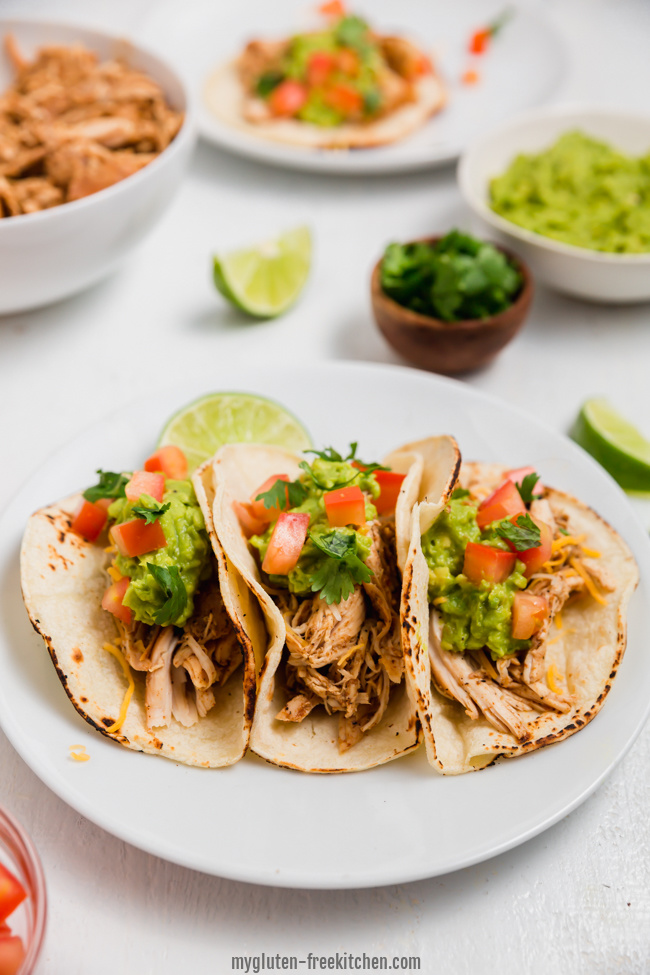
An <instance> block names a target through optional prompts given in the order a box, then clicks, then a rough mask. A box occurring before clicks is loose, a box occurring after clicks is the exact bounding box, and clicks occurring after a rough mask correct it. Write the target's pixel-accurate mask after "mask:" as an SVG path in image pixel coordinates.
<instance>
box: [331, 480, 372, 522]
mask: <svg viewBox="0 0 650 975" xmlns="http://www.w3.org/2000/svg"><path fill="white" fill-rule="evenodd" d="M323 501H324V502H325V511H326V512H327V520H328V521H329V523H330V525H331V526H332V528H343V527H345V525H357V526H360V525H365V523H366V499H365V498H364V496H363V491H362V490H361V488H360V487H359V485H358V484H354V485H352V486H351V487H345V488H339V489H338V490H336V491H327V493H326V494H324V495H323Z"/></svg>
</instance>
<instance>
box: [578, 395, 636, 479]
mask: <svg viewBox="0 0 650 975" xmlns="http://www.w3.org/2000/svg"><path fill="white" fill-rule="evenodd" d="M570 434H571V437H572V438H573V439H574V440H575V441H576V443H578V444H580V446H581V447H583V448H584V449H585V450H586V451H587V452H588V453H590V454H591V455H592V457H593V458H594V459H595V460H597V461H598V463H599V464H601V465H602V466H603V467H604V468H605V470H606V471H608V472H609V473H610V474H611V475H612V477H613V478H614V480H615V481H617V482H618V483H619V484H620V485H621V487H622V488H624V489H625V490H627V491H643V492H647V491H650V442H649V441H648V440H646V439H645V437H644V436H643V435H642V434H641V433H640V432H639V431H638V430H637V429H636V427H634V426H633V425H632V424H631V423H629V422H628V421H627V420H626V419H625V418H624V417H622V416H621V415H620V414H619V413H617V412H616V410H614V409H613V408H612V406H611V405H610V403H609V402H608V401H607V400H606V399H604V398H599V399H591V400H587V402H586V403H585V404H584V405H583V407H582V409H581V410H580V413H579V414H578V416H577V418H576V421H575V423H574V424H573V427H572V428H571V431H570Z"/></svg>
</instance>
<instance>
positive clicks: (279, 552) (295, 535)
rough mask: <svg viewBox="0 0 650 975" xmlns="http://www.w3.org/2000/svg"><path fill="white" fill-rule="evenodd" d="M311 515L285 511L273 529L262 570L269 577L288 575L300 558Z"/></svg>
mask: <svg viewBox="0 0 650 975" xmlns="http://www.w3.org/2000/svg"><path fill="white" fill-rule="evenodd" d="M308 528H309V515H308V514H306V513H302V512H291V511H283V512H282V514H281V515H280V517H279V518H278V520H277V522H276V523H275V528H274V529H273V534H272V535H271V540H270V542H269V547H268V548H267V550H266V555H265V556H264V561H263V562H262V568H263V569H264V571H265V572H268V573H269V575H281V576H285V575H287V574H288V573H289V572H290V571H291V569H293V567H294V566H295V564H296V562H297V561H298V559H299V558H300V553H301V552H302V547H303V545H304V544H305V539H306V538H307V529H308Z"/></svg>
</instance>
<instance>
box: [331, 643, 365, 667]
mask: <svg viewBox="0 0 650 975" xmlns="http://www.w3.org/2000/svg"><path fill="white" fill-rule="evenodd" d="M360 646H361V644H359V643H355V644H354V646H353V647H350V649H349V650H346V651H345V653H344V654H343V656H342V657H339V659H338V660H337V661H336V662H337V664H338V665H339V667H342V666H343V664H344V663H347V661H348V660H349V659H350V657H351V656H352V654H353V653H354V652H355V650H358V649H359V647H360Z"/></svg>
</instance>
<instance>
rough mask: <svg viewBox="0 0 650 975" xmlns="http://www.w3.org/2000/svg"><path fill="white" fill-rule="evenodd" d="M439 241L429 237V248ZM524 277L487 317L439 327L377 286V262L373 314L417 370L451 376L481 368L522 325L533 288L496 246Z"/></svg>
mask: <svg viewBox="0 0 650 975" xmlns="http://www.w3.org/2000/svg"><path fill="white" fill-rule="evenodd" d="M438 240H440V237H428V238H426V239H425V240H424V241H423V243H427V244H434V243H436V242H437V241H438ZM494 246H495V247H497V249H498V250H500V251H502V253H504V254H505V255H506V257H507V258H508V259H509V260H510V261H512V263H513V264H514V265H515V266H516V267H517V269H518V270H519V272H520V273H521V275H522V278H523V284H522V287H521V291H520V292H519V295H518V297H517V298H516V299H515V301H514V302H513V304H512V305H510V306H509V307H508V308H506V309H505V311H502V312H500V313H499V314H498V315H493V316H492V317H491V318H482V319H476V318H475V319H471V320H469V321H463V322H443V321H442V320H441V319H439V318H430V317H429V316H428V315H421V314H419V313H418V312H415V311H411V310H410V309H409V308H405V307H404V306H403V305H399V304H398V303H397V302H396V301H393V299H392V298H389V297H388V295H387V294H386V293H385V291H384V290H383V288H382V286H381V278H380V266H381V260H379V261H378V262H377V264H375V267H374V269H373V272H372V278H371V282H370V293H371V299H372V310H373V314H374V316H375V321H376V322H377V325H378V326H379V330H380V332H381V333H382V334H383V336H384V338H385V339H386V341H387V342H388V343H389V344H390V345H392V347H393V348H394V349H395V350H396V351H397V352H399V353H400V355H402V356H404V358H405V359H408V361H409V362H411V363H413V365H415V366H419V367H420V368H421V369H429V370H430V371H431V372H441V373H443V374H444V375H447V376H451V375H456V374H458V373H461V372H470V371H471V370H473V369H480V368H481V367H482V366H486V365H487V364H488V363H489V362H491V361H492V359H494V357H495V356H496V355H497V354H498V353H499V352H500V351H501V349H502V348H503V347H504V346H505V345H507V344H508V342H509V341H510V340H511V339H512V338H514V336H515V335H516V334H517V332H518V331H519V329H520V328H521V326H522V325H523V324H524V321H525V320H526V316H527V315H528V311H529V309H530V303H531V301H532V299H533V292H534V290H535V286H534V283H533V278H532V275H531V273H530V271H529V269H528V267H527V266H526V264H525V263H524V262H523V261H522V260H521V259H520V258H519V257H517V256H516V255H515V254H512V253H511V252H510V251H509V250H507V249H506V248H505V247H501V246H497V245H496V244H495V245H494Z"/></svg>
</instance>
